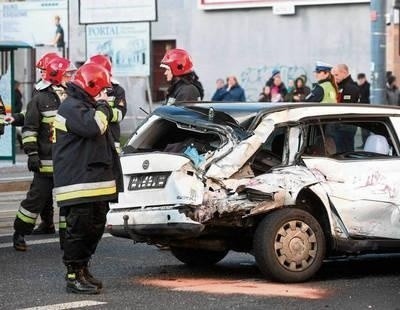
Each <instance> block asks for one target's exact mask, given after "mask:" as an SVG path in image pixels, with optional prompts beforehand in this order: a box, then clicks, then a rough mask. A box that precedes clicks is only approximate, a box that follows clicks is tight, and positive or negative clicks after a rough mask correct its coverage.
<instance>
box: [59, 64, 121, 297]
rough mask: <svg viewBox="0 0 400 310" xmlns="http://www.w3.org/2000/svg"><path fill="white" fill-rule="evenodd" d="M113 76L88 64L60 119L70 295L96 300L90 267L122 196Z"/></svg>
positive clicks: (62, 204)
mask: <svg viewBox="0 0 400 310" xmlns="http://www.w3.org/2000/svg"><path fill="white" fill-rule="evenodd" d="M109 87H111V81H110V74H109V72H108V71H107V70H106V69H105V68H104V67H102V66H100V65H98V64H94V63H87V64H84V65H83V66H81V67H80V68H79V69H78V71H77V72H76V74H75V76H74V78H73V80H72V81H71V83H69V84H68V87H67V94H68V96H67V99H66V100H65V101H64V102H63V103H62V104H61V105H60V108H59V109H58V113H57V116H56V119H55V123H54V128H55V135H54V144H53V162H54V185H55V190H54V192H55V196H56V201H57V205H58V207H60V209H61V210H65V211H64V214H65V216H66V234H65V241H64V249H63V250H64V255H63V262H64V264H65V266H66V268H67V274H66V289H67V292H71V293H77V294H97V293H99V292H100V289H101V288H102V286H103V284H102V282H101V281H100V280H98V279H96V278H95V277H94V276H93V275H92V274H91V273H90V271H89V267H88V265H89V261H90V259H91V257H92V255H93V254H94V253H95V251H96V248H97V245H98V243H99V241H100V239H101V237H102V235H103V232H104V228H105V222H106V214H107V212H108V202H109V201H114V200H116V199H117V190H122V183H121V179H116V177H115V176H116V175H117V176H120V175H121V167H120V164H119V156H118V153H117V151H116V149H115V146H114V140H113V137H112V135H111V132H110V130H109V128H108V125H109V123H110V122H111V120H112V118H113V112H112V109H111V107H110V105H109V104H108V102H107V99H108V96H107V89H108V88H109Z"/></svg>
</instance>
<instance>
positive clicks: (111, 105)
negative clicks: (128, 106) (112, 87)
mask: <svg viewBox="0 0 400 310" xmlns="http://www.w3.org/2000/svg"><path fill="white" fill-rule="evenodd" d="M107 102H108V105H109V106H110V107H113V106H114V105H115V96H110V97H108V100H107Z"/></svg>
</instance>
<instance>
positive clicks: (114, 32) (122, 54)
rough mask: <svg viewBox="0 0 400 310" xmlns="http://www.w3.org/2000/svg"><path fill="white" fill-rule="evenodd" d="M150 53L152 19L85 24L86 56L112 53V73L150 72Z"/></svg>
mask: <svg viewBox="0 0 400 310" xmlns="http://www.w3.org/2000/svg"><path fill="white" fill-rule="evenodd" d="M149 53H150V25H149V23H117V24H95V25H87V26H86V58H89V57H91V56H93V55H95V54H103V55H108V56H110V57H111V60H112V64H113V72H112V74H113V76H149V75H150V55H149Z"/></svg>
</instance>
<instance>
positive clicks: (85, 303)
mask: <svg viewBox="0 0 400 310" xmlns="http://www.w3.org/2000/svg"><path fill="white" fill-rule="evenodd" d="M104 304H106V302H103V301H94V300H82V301H74V302H68V303H64V304H54V305H47V306H40V307H32V308H23V309H20V310H63V309H76V308H82V307H93V306H98V305H104Z"/></svg>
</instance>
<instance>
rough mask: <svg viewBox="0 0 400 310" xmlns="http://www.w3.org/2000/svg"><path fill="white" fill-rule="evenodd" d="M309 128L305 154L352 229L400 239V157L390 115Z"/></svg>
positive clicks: (364, 234)
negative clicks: (388, 116) (399, 187)
mask: <svg viewBox="0 0 400 310" xmlns="http://www.w3.org/2000/svg"><path fill="white" fill-rule="evenodd" d="M305 129H306V130H305V132H307V138H306V139H305V148H304V153H303V154H302V159H303V161H304V163H305V164H306V166H307V167H308V168H310V169H311V170H312V171H313V172H314V173H315V175H316V176H319V177H320V179H321V181H322V185H323V186H324V187H325V189H326V191H327V193H328V195H329V197H330V200H331V202H332V206H333V208H335V212H337V214H338V215H339V217H340V218H341V220H342V221H343V223H344V225H345V227H346V229H347V231H348V233H349V235H350V236H353V237H368V238H394V239H400V193H399V189H398V183H399V181H400V177H399V176H400V157H399V148H398V139H397V137H396V132H395V130H394V128H393V126H392V123H391V121H390V119H389V118H369V119H361V120H357V119H352V120H346V119H338V120H333V121H332V120H331V121H325V122H324V121H323V120H322V121H321V122H320V123H319V124H315V123H314V124H308V125H306V127H305ZM321 176H322V177H321Z"/></svg>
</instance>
